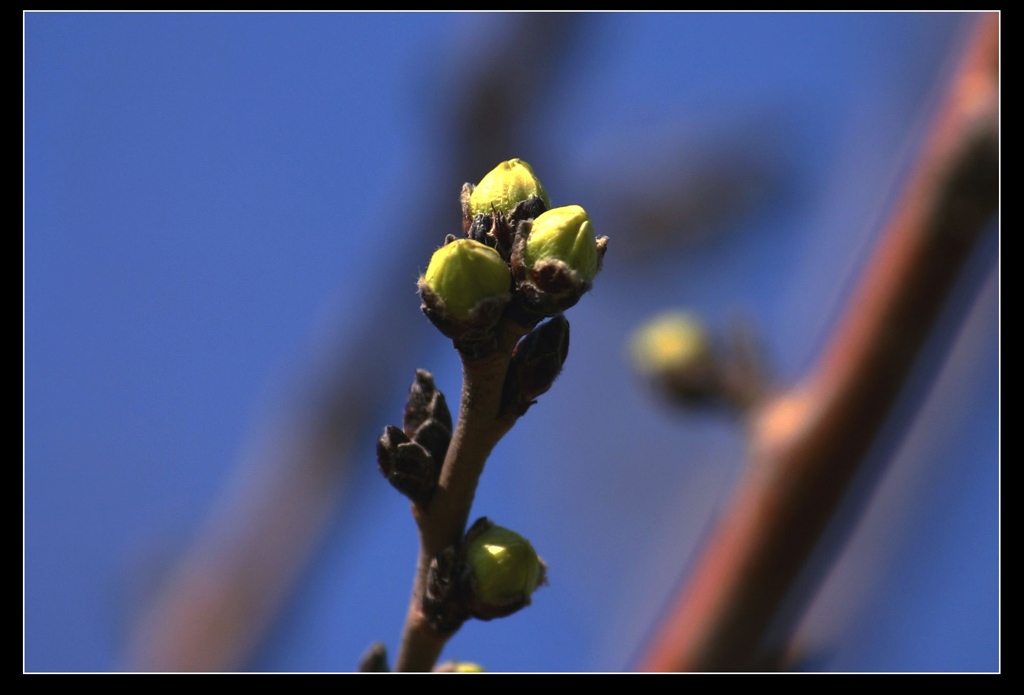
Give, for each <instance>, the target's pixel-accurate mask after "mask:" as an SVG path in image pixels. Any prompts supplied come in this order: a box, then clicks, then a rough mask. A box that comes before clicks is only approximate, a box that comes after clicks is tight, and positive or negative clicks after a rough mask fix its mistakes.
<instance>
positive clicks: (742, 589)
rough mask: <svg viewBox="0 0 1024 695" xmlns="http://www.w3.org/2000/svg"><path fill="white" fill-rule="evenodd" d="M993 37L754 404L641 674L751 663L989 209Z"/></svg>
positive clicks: (992, 33) (994, 142) (994, 26)
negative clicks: (871, 247) (739, 468)
mask: <svg viewBox="0 0 1024 695" xmlns="http://www.w3.org/2000/svg"><path fill="white" fill-rule="evenodd" d="M998 37H999V22H998V15H995V14H991V15H987V16H985V17H983V18H982V20H981V22H980V25H979V27H978V29H977V31H976V34H975V35H974V36H973V38H972V42H971V44H970V46H969V50H968V51H967V54H966V56H965V59H964V61H963V63H962V64H961V66H960V68H959V70H958V71H957V73H956V75H955V76H954V78H953V82H952V88H951V90H950V92H949V94H948V96H947V98H946V100H945V102H944V105H943V107H942V110H941V111H940V113H939V116H938V118H937V120H936V122H935V124H934V126H933V128H932V131H931V134H930V137H929V139H928V141H927V144H926V146H925V148H924V150H923V153H922V155H921V158H920V160H919V162H918V165H917V167H916V168H915V171H914V173H913V175H912V176H911V178H910V180H909V182H908V186H907V188H906V190H905V191H904V194H903V197H902V198H901V199H900V201H899V204H898V205H897V206H896V208H895V212H894V214H893V216H892V217H891V219H890V221H889V223H888V225H887V227H886V229H885V231H884V234H883V236H882V238H881V241H880V243H879V246H878V248H877V249H876V251H875V253H874V256H873V258H872V260H871V262H870V263H869V264H868V266H867V269H866V271H865V272H864V274H863V276H862V277H861V279H860V282H859V283H858V286H857V290H856V292H855V293H854V295H853V298H852V300H851V302H850V304H849V306H848V308H847V310H846V313H845V316H844V320H843V321H841V322H840V324H839V328H838V330H837V331H836V333H835V335H834V336H833V339H832V341H831V343H830V345H829V346H828V348H827V349H826V350H825V352H824V354H823V356H822V358H821V359H820V361H819V363H818V364H817V365H816V366H815V367H814V369H813V370H812V371H811V373H810V375H809V376H808V377H807V378H806V379H805V380H804V381H803V382H802V383H801V384H800V385H799V386H797V387H795V388H793V389H791V390H790V391H789V392H787V393H784V394H783V395H781V396H780V397H778V398H775V399H773V400H771V401H770V402H767V403H766V404H765V405H764V406H763V407H762V408H761V409H760V410H759V412H758V413H757V415H756V417H755V419H754V431H753V446H752V450H751V452H752V453H751V461H750V465H749V468H748V471H747V474H746V477H745V479H744V480H743V482H742V483H741V485H740V488H739V490H738V492H737V494H736V496H735V497H734V499H733V501H732V503H731V506H730V508H729V509H728V510H727V511H726V513H725V515H724V517H723V519H722V521H721V523H720V525H719V527H718V529H717V531H716V532H715V533H714V535H713V536H712V538H711V540H710V542H709V544H708V546H707V550H706V551H705V552H704V555H703V557H702V558H700V560H699V562H698V564H697V567H696V571H695V572H694V573H693V575H692V576H691V577H690V579H689V581H688V583H687V584H686V585H685V586H684V587H683V590H682V592H681V593H680V595H679V596H678V598H677V600H676V601H675V603H674V605H673V606H672V607H671V609H670V611H669V613H668V616H667V618H666V619H665V621H664V623H663V625H662V626H661V627H660V629H659V631H658V633H657V635H656V637H655V639H654V640H653V641H652V643H651V645H650V648H649V650H648V652H647V653H646V655H645V657H644V658H643V659H642V661H641V664H640V668H641V669H642V670H648V671H725V670H751V669H753V668H756V666H757V663H756V661H755V659H756V658H757V657H758V650H759V648H761V647H763V641H764V637H765V634H766V632H767V630H768V627H769V625H770V624H771V623H772V621H773V620H774V619H775V618H776V616H777V615H778V612H779V609H780V605H781V604H782V602H783V599H784V598H785V597H786V596H787V593H788V592H789V590H790V589H791V588H792V587H793V584H794V582H795V580H796V579H797V577H798V575H799V574H800V572H801V570H802V569H803V567H804V566H805V564H806V562H807V559H808V557H809V555H810V554H811V551H812V550H813V549H814V547H815V544H816V543H817V541H818V540H819V538H820V537H821V534H822V532H823V531H824V529H825V527H826V526H827V525H828V523H829V522H830V520H831V519H832V518H833V516H834V514H835V511H836V509H837V507H838V505H839V503H840V501H841V500H842V499H843V496H844V493H845V492H846V491H847V488H848V486H849V483H850V481H851V480H852V479H853V476H854V474H855V473H856V472H857V470H858V468H859V466H860V464H861V463H862V461H863V460H864V458H865V454H866V453H867V451H868V449H869V447H870V446H871V443H872V442H873V441H874V439H875V436H876V435H877V434H878V432H879V430H880V428H881V427H882V425H883V423H884V422H885V420H886V417H887V415H888V413H889V411H890V408H891V406H892V404H893V403H894V401H895V400H896V397H897V395H898V393H899V390H900V388H901V386H902V385H903V383H904V381H905V380H906V377H907V375H908V373H909V372H910V369H911V367H912V365H913V363H914V360H915V358H916V356H917V355H918V353H919V351H920V348H921V346H922V345H923V343H924V342H925V339H926V338H927V336H928V334H929V330H930V328H931V326H932V324H933V323H934V319H935V317H936V316H937V314H938V313H939V310H940V308H941V307H942V305H943V301H944V299H945V297H946V295H947V294H948V291H949V289H950V288H951V286H952V285H953V282H954V280H955V279H956V277H957V276H958V274H959V271H960V270H961V268H962V266H963V265H964V263H965V262H966V260H967V258H968V257H969V255H970V253H971V250H972V249H973V248H974V246H975V242H976V241H977V240H978V238H979V237H980V236H981V234H982V232H983V231H984V229H985V227H986V225H987V224H988V223H989V222H990V221H991V219H992V216H993V213H994V212H995V211H996V209H997V206H998V125H997V115H998Z"/></svg>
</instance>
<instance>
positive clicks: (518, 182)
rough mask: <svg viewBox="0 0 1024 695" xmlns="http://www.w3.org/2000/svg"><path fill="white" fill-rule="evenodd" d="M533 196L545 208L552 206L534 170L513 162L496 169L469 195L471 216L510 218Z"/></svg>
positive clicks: (509, 161)
mask: <svg viewBox="0 0 1024 695" xmlns="http://www.w3.org/2000/svg"><path fill="white" fill-rule="evenodd" d="M533 197H537V198H540V199H541V200H542V201H543V202H544V207H545V208H549V207H551V201H550V200H549V199H548V194H547V191H545V190H544V186H542V185H541V183H540V180H539V179H538V178H537V175H536V174H535V173H533V167H531V166H530V165H529V164H527V163H526V162H524V161H523V160H521V159H510V160H508V161H507V162H502V163H501V164H499V165H498V166H496V167H494V169H492V170H491V171H490V173H488V174H487V176H485V177H484V178H483V179H482V180H481V181H480V183H478V184H477V185H476V188H474V189H473V190H472V192H471V193H470V194H469V201H468V208H469V216H470V219H472V218H474V217H476V216H477V215H490V214H492V213H493V212H499V213H501V214H503V215H507V214H509V213H510V212H512V210H513V209H514V208H515V206H516V205H518V204H519V203H521V202H523V201H524V200H529V199H530V198H533Z"/></svg>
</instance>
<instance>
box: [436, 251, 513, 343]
mask: <svg viewBox="0 0 1024 695" xmlns="http://www.w3.org/2000/svg"><path fill="white" fill-rule="evenodd" d="M511 285H512V277H511V275H510V273H509V269H508V266H507V265H506V264H505V261H503V260H502V258H501V256H500V255H498V252H497V251H495V250H494V249H492V248H490V247H488V246H485V245H484V244H481V243H479V242H476V241H473V240H472V239H456V240H455V241H452V242H451V243H449V244H447V245H445V246H442V247H441V248H439V249H438V250H437V251H435V252H434V255H433V257H432V258H431V259H430V265H429V266H428V267H427V272H426V273H425V274H424V275H423V277H421V278H420V281H419V290H420V297H421V298H422V299H423V306H422V307H421V308H422V309H423V313H425V314H426V315H427V317H428V318H429V319H430V320H431V322H432V323H433V324H434V325H435V326H437V328H438V329H439V330H440V331H441V332H442V333H444V334H445V335H446V336H448V337H449V338H453V339H456V340H458V339H460V338H462V337H464V336H465V335H467V334H469V333H472V332H473V331H480V330H486V329H488V328H492V327H493V326H494V325H495V324H496V323H497V321H498V319H499V318H500V316H501V311H502V309H503V308H504V306H505V304H506V303H507V302H508V299H509V291H510V290H511Z"/></svg>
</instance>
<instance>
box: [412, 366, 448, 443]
mask: <svg viewBox="0 0 1024 695" xmlns="http://www.w3.org/2000/svg"><path fill="white" fill-rule="evenodd" d="M430 419H434V420H437V421H438V422H439V423H440V424H442V425H444V426H445V427H446V428H447V429H448V430H449V431H451V429H452V414H451V412H449V410H448V404H447V403H446V402H445V399H444V394H443V393H441V391H439V390H438V388H437V386H436V385H435V384H434V376H433V375H432V374H431V373H430V372H428V371H426V370H424V369H417V370H416V379H415V380H414V381H413V382H412V386H410V387H409V398H408V399H407V400H406V402H405V417H404V418H403V420H402V429H403V430H405V434H406V436H407V437H409V438H410V439H411V438H413V437H414V436H415V433H416V430H417V429H419V428H420V426H421V425H423V423H425V422H426V421H427V420H430Z"/></svg>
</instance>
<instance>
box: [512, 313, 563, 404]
mask: <svg viewBox="0 0 1024 695" xmlns="http://www.w3.org/2000/svg"><path fill="white" fill-rule="evenodd" d="M568 356H569V322H568V321H567V320H566V318H565V317H564V316H562V315H561V314H559V315H558V316H555V317H554V318H552V319H551V320H550V321H548V322H547V323H544V324H541V325H540V326H539V327H537V328H535V329H534V330H533V331H532V332H530V333H528V334H527V335H526V336H525V337H524V338H523V339H522V340H520V341H519V343H518V344H517V345H516V347H515V349H514V350H513V351H512V360H511V362H510V363H509V368H508V372H507V373H506V375H505V386H504V389H503V390H502V396H501V397H502V410H503V412H505V413H512V414H515V415H517V416H521V415H524V414H526V411H527V410H528V409H529V408H530V406H531V405H533V404H534V403H536V402H537V400H536V399H537V398H538V397H540V396H541V395H542V394H544V393H546V392H547V390H548V389H550V388H551V385H552V384H553V383H554V382H555V379H556V378H558V375H559V374H560V373H561V371H562V365H563V364H565V360H566V358H567V357H568Z"/></svg>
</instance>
